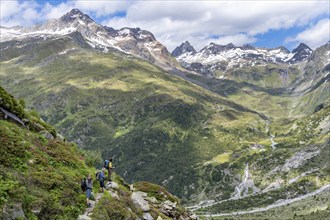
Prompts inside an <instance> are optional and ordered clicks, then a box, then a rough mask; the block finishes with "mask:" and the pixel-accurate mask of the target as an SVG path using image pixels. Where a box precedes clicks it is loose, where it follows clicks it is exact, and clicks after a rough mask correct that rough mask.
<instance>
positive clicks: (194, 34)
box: [0, 0, 330, 51]
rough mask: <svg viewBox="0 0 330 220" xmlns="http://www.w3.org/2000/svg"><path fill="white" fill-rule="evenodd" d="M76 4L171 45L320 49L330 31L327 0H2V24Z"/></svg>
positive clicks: (105, 21) (44, 16)
mask: <svg viewBox="0 0 330 220" xmlns="http://www.w3.org/2000/svg"><path fill="white" fill-rule="evenodd" d="M72 8H78V9H80V10H81V11H83V12H84V13H86V14H88V15H89V16H90V17H92V18H93V19H94V20H95V21H96V22H98V23H100V24H102V25H106V26H109V27H114V28H117V29H118V28H121V27H140V28H142V29H145V30H149V31H151V32H152V33H153V34H154V35H155V37H156V38H157V39H158V40H159V41H160V42H161V43H163V44H164V45H165V46H167V47H168V49H169V50H170V51H172V50H173V49H174V48H175V46H177V45H180V44H181V43H182V42H183V41H186V40H188V41H189V42H190V43H191V44H192V45H193V46H194V47H195V48H196V49H197V50H199V49H201V48H202V47H204V46H206V45H208V44H209V43H210V42H214V43H217V44H227V43H230V42H232V43H234V44H235V45H243V44H252V45H254V46H258V47H268V48H270V47H278V46H280V45H283V46H286V47H287V48H288V49H290V50H292V49H293V48H294V47H296V46H297V45H298V44H299V43H300V42H304V43H306V44H307V45H309V46H310V47H311V48H313V49H315V48H316V47H318V46H320V45H323V44H325V43H326V42H327V41H329V35H330V30H329V26H330V19H329V14H330V12H329V11H330V1H328V0H302V1H297V0H293V1H289V0H287V1H284V0H276V1H275V0H266V1H215V0H213V1H205V0H204V1H188V0H185V1H183V0H182V1H165V0H163V1H157V0H152V1H132V0H129V1H125V0H110V1H109V0H108V1H103V0H94V1H88V0H76V1H75V0H66V1H47V0H44V1H41V0H31V1H19V0H10V1H6V0H1V2H0V9H1V14H0V16H1V17H0V19H1V20H0V22H1V23H0V25H1V26H14V25H23V26H30V25H33V24H35V23H40V22H45V21H46V20H48V19H52V18H58V17H60V16H62V15H63V14H65V13H66V12H68V11H70V10H71V9H72Z"/></svg>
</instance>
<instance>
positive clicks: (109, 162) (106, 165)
mask: <svg viewBox="0 0 330 220" xmlns="http://www.w3.org/2000/svg"><path fill="white" fill-rule="evenodd" d="M104 168H105V169H106V170H107V171H108V181H109V182H111V174H112V170H113V168H114V167H113V166H112V158H111V159H109V160H105V161H104Z"/></svg>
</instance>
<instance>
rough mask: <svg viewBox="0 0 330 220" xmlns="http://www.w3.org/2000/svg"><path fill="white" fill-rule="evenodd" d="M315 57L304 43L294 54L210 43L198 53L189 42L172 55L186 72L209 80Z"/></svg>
mask: <svg viewBox="0 0 330 220" xmlns="http://www.w3.org/2000/svg"><path fill="white" fill-rule="evenodd" d="M311 54H312V49H310V48H309V47H308V46H307V45H306V44H303V43H301V44H300V45H299V46H298V47H297V48H296V49H294V50H293V51H292V52H290V51H289V50H288V49H287V48H285V47H283V46H281V47H277V48H273V49H267V48H256V47H253V46H251V45H244V46H241V47H238V46H235V45H234V44H232V43H230V44H227V45H218V44H215V43H210V44H209V45H208V46H206V47H204V48H203V49H201V50H200V51H198V52H196V51H195V50H194V49H193V47H192V46H191V45H190V44H189V42H185V43H183V44H181V46H179V47H177V48H176V49H175V50H174V51H173V52H172V55H173V56H175V57H176V59H177V60H178V61H179V62H180V63H181V65H182V66H183V67H184V68H186V69H188V70H191V71H195V72H197V73H201V74H203V75H206V76H213V75H214V72H216V71H222V72H226V71H229V70H233V69H238V68H242V67H253V66H260V65H261V66H262V65H266V64H268V63H278V64H289V65H290V64H295V63H299V62H302V61H305V60H307V59H308V58H309V57H310V55H311Z"/></svg>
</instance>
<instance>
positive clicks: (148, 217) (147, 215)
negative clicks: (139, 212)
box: [143, 212, 154, 220]
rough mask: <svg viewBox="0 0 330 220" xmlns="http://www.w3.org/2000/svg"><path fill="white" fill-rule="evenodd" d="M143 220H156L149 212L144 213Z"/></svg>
mask: <svg viewBox="0 0 330 220" xmlns="http://www.w3.org/2000/svg"><path fill="white" fill-rule="evenodd" d="M143 219H144V220H154V218H153V217H152V216H151V215H150V213H148V212H146V213H143Z"/></svg>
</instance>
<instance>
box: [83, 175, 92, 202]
mask: <svg viewBox="0 0 330 220" xmlns="http://www.w3.org/2000/svg"><path fill="white" fill-rule="evenodd" d="M85 184H86V187H85V188H86V202H87V206H88V207H92V204H91V203H90V198H91V195H92V190H93V180H92V176H91V175H90V174H88V176H87V180H85Z"/></svg>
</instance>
